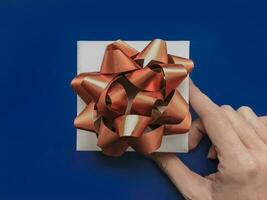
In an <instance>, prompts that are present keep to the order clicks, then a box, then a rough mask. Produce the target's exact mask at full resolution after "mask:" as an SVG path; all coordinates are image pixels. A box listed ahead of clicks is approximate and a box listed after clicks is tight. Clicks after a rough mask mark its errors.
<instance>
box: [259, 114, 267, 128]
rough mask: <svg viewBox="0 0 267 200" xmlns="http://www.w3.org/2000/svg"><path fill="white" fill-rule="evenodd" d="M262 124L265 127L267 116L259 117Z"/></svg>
mask: <svg viewBox="0 0 267 200" xmlns="http://www.w3.org/2000/svg"><path fill="white" fill-rule="evenodd" d="M259 118H260V120H261V121H262V123H264V124H265V125H266V126H267V116H261V117H259Z"/></svg>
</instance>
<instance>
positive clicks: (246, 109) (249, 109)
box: [237, 106, 252, 112]
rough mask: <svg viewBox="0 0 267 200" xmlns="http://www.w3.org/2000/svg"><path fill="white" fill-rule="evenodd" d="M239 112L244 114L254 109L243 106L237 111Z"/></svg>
mask: <svg viewBox="0 0 267 200" xmlns="http://www.w3.org/2000/svg"><path fill="white" fill-rule="evenodd" d="M237 110H238V111H243V112H247V111H251V110H252V109H251V108H250V107H249V106H241V107H240V108H238V109H237Z"/></svg>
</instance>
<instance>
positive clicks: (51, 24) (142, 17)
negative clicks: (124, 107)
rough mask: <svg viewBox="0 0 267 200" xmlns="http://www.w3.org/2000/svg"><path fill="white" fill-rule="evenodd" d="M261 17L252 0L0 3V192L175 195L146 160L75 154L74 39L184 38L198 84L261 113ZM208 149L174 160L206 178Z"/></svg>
mask: <svg viewBox="0 0 267 200" xmlns="http://www.w3.org/2000/svg"><path fill="white" fill-rule="evenodd" d="M266 19H267V14H266V5H265V4H264V3H263V2H260V1H251V2H250V1H246V0H240V1H230V2H228V3H227V2H225V1H224V2H218V1H205V2H204V1H195V2H193V1H190V2H189V1H177V0H176V1H162V2H156V1H151V2H148V1H138V0H136V1H131V2H129V1H120V2H118V1H106V2H104V1H85V0H76V1H69V0H65V1H63V0H59V1H54V0H46V1H45V0H43V1H37V0H24V1H19V0H1V1H0V58H1V60H0V66H1V73H0V75H1V78H0V84H1V100H0V101H1V102H0V105H1V122H0V123H1V143H2V142H3V144H2V145H1V147H0V150H1V152H2V153H3V155H2V156H1V167H0V169H1V170H0V171H1V177H0V184H1V185H0V199H3V200H6V199H8V200H11V199H20V200H21V199H27V200H30V199H38V200H39V199H63V198H64V199H77V200H78V199H154V200H156V199H182V197H181V196H180V194H179V193H178V192H177V191H176V189H175V188H174V186H173V185H172V184H171V183H170V182H169V180H168V179H167V178H166V177H165V176H164V174H162V173H161V172H160V171H159V170H158V169H157V168H156V166H154V164H153V163H152V162H151V161H150V160H148V159H146V158H144V157H141V156H139V155H136V154H133V153H129V154H126V155H125V156H123V157H121V158H109V157H106V156H104V155H102V154H101V153H92V152H91V153H90V152H76V151H75V142H76V141H75V129H74V128H73V125H72V121H73V119H74V117H75V115H76V96H75V94H74V93H73V92H72V90H71V89H70V86H69V83H70V81H71V79H72V78H73V77H74V76H75V74H76V41H77V40H115V39H118V38H121V39H124V40H151V39H153V38H162V39H166V40H190V41H191V58H192V59H193V60H194V61H195V64H196V67H195V70H194V72H193V74H192V78H193V79H194V81H195V82H196V83H197V84H198V85H199V87H200V88H201V89H202V90H203V91H204V92H205V93H206V94H208V95H209V96H210V97H212V99H213V100H215V101H216V102H217V103H218V104H226V103H227V104H231V105H232V106H234V107H235V108H237V107H238V106H240V105H250V106H251V107H252V108H253V109H255V111H256V112H257V113H258V114H260V115H262V114H264V113H267V107H266V99H267V94H266V86H267V79H266V75H267V65H266V58H267V49H266V47H267V40H266V35H267V20H266ZM208 147H209V141H208V140H207V139H206V140H204V141H203V142H202V143H201V145H200V147H199V148H198V149H197V150H196V151H193V152H192V153H190V154H186V155H180V157H181V158H182V160H183V161H184V162H185V163H186V164H187V165H188V166H189V167H190V168H191V169H192V170H194V171H196V172H198V173H200V174H202V175H207V174H209V173H210V172H212V171H214V170H215V169H216V163H215V162H214V161H209V160H207V159H206V154H207V151H208ZM185 181H189V180H185Z"/></svg>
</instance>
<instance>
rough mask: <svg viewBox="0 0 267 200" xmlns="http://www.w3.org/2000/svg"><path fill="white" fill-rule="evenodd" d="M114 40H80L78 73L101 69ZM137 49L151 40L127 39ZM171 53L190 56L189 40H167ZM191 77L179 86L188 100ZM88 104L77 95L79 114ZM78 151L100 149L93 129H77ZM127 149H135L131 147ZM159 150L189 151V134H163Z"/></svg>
mask: <svg viewBox="0 0 267 200" xmlns="http://www.w3.org/2000/svg"><path fill="white" fill-rule="evenodd" d="M112 42H113V41H78V42H77V74H80V73H84V72H97V71H99V70H100V66H101V62H102V59H103V55H104V52H105V49H106V46H107V45H108V44H110V43H112ZM125 42H126V43H128V44H129V45H130V46H132V47H134V48H135V49H136V50H138V51H141V50H142V49H144V48H145V47H146V46H147V44H148V43H149V42H150V41H125ZM166 44H167V50H168V53H169V54H172V55H177V56H180V57H184V58H189V45H190V42H189V41H166ZM188 86H189V77H187V78H185V80H183V82H182V83H181V84H180V85H179V86H178V88H177V89H178V91H179V92H180V94H181V95H182V96H183V97H184V99H185V100H186V101H187V102H188V100H189V87H188ZM85 106H86V104H85V103H84V101H83V100H82V99H81V98H80V97H79V96H77V114H78V113H80V112H81V111H82V110H83V109H84V108H85ZM76 141H77V145H76V148H77V150H78V151H100V150H101V149H100V148H99V147H98V146H97V145H96V144H97V138H96V134H95V133H94V132H91V131H85V130H81V129H77V140H76ZM127 151H133V149H132V148H131V147H130V148H128V149H127ZM157 152H188V134H187V133H183V134H175V135H165V136H163V139H162V143H161V146H160V148H159V149H157Z"/></svg>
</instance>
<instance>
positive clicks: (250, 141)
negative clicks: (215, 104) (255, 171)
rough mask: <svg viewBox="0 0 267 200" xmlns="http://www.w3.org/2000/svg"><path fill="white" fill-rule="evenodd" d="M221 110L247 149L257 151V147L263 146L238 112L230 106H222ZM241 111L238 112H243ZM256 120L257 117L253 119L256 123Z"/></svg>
mask: <svg viewBox="0 0 267 200" xmlns="http://www.w3.org/2000/svg"><path fill="white" fill-rule="evenodd" d="M221 109H222V110H223V111H224V112H225V114H226V116H227V117H228V119H229V120H230V122H231V124H232V126H233V128H234V130H235V132H236V133H237V135H238V136H239V138H240V140H241V141H242V142H243V144H244V145H245V146H246V147H247V148H249V149H257V148H259V147H263V146H265V144H264V143H263V142H262V140H261V139H260V138H259V136H258V135H257V134H256V132H255V130H254V129H253V127H252V126H251V125H250V123H247V121H246V120H245V119H244V118H243V117H241V116H240V114H238V112H236V111H235V110H234V109H233V108H232V107H231V106H229V105H224V106H222V107H221ZM242 110H243V109H242ZM242 110H240V112H243V111H242ZM244 112H247V111H244ZM241 114H242V113H241ZM246 115H251V114H246ZM257 118H258V117H255V119H256V121H258V119H257ZM263 126H264V125H263Z"/></svg>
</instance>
